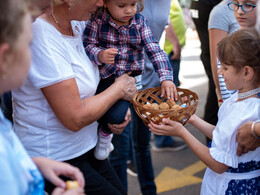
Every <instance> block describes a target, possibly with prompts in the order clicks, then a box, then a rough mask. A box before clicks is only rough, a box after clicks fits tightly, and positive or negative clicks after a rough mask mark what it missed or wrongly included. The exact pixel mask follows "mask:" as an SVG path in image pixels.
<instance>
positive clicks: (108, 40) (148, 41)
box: [83, 8, 173, 82]
mask: <svg viewBox="0 0 260 195" xmlns="http://www.w3.org/2000/svg"><path fill="white" fill-rule="evenodd" d="M83 38H84V47H85V49H86V53H87V55H88V56H89V58H90V60H91V61H92V63H94V64H96V65H99V69H100V75H101V77H102V78H107V77H109V76H111V75H113V74H115V75H116V76H120V75H122V74H123V73H125V72H129V71H137V72H138V74H141V73H142V71H143V69H144V51H145V52H146V53H147V55H148V57H149V59H150V60H151V62H152V63H153V66H154V68H155V70H156V71H157V73H158V74H159V77H160V82H162V81H164V80H173V76H172V69H171V65H170V63H169V61H168V57H167V55H166V53H165V52H164V51H162V50H161V48H160V46H159V44H158V41H157V40H155V39H154V37H153V34H152V32H151V30H150V28H149V26H148V23H147V20H146V19H145V18H144V16H142V15H141V14H139V13H137V14H135V16H134V17H133V18H132V19H131V21H130V25H123V26H117V25H116V24H115V23H114V22H113V20H112V18H111V17H110V15H109V13H108V11H107V10H106V9H105V8H104V9H100V11H99V12H98V13H97V14H95V15H92V17H91V19H90V20H88V21H87V23H86V29H85V32H84V34H83ZM107 48H116V49H118V50H119V52H118V55H116V57H115V63H114V64H101V63H100V62H99V60H98V57H97V56H98V53H99V52H100V51H101V50H104V49H107ZM136 75H137V74H136Z"/></svg>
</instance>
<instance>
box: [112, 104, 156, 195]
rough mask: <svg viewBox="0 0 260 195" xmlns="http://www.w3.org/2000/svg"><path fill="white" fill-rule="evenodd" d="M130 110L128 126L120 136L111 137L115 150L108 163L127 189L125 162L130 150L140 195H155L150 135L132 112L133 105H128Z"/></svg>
mask: <svg viewBox="0 0 260 195" xmlns="http://www.w3.org/2000/svg"><path fill="white" fill-rule="evenodd" d="M130 108H131V122H130V124H129V125H128V126H127V127H126V128H125V129H124V131H123V133H122V134H120V135H114V137H113V140H112V143H113V144H114V146H115V149H114V151H113V152H112V153H111V154H110V162H111V164H112V166H113V167H114V169H115V170H116V172H117V174H118V175H119V177H120V179H121V181H122V182H123V184H124V185H125V187H126V189H127V174H126V167H127V163H126V162H127V160H128V159H129V154H130V153H129V152H130V149H132V152H133V160H134V164H135V166H136V170H137V174H138V180H139V184H140V188H141V191H142V194H143V195H154V194H156V186H155V183H154V173H153V165H152V158H151V152H150V138H151V133H150V131H149V129H148V127H147V126H145V125H144V123H143V121H142V120H141V119H140V118H139V116H138V115H137V114H136V112H135V111H134V108H133V105H130ZM127 136H128V137H127ZM130 141H131V142H130ZM130 143H131V144H130ZM130 145H132V148H130ZM127 147H128V148H127Z"/></svg>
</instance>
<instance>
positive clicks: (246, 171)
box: [149, 28, 260, 194]
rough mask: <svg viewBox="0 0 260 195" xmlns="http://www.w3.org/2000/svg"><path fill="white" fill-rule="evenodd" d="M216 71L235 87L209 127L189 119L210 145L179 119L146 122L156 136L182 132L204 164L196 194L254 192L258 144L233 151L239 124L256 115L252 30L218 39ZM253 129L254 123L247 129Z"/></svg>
mask: <svg viewBox="0 0 260 195" xmlns="http://www.w3.org/2000/svg"><path fill="white" fill-rule="evenodd" d="M217 51H218V57H219V60H220V62H221V68H220V70H219V74H221V75H222V76H223V78H224V79H225V83H226V86H227V88H228V89H229V90H238V92H236V93H235V94H233V95H232V96H231V97H230V98H229V99H227V100H226V101H225V102H224V103H223V104H222V106H221V107H220V109H219V113H218V117H219V121H218V123H217V125H216V126H213V125H211V124H209V123H207V122H205V121H203V120H202V119H200V118H199V117H197V116H196V115H193V116H192V117H191V118H190V120H189V123H191V124H192V125H194V126H195V127H196V128H198V129H200V131H201V132H202V133H204V134H205V135H206V136H207V137H209V138H212V144H211V148H208V147H206V146H205V145H203V144H202V143H200V142H199V141H198V140H197V139H196V138H195V137H194V136H192V135H191V134H190V133H189V131H188V130H187V129H186V128H185V127H183V126H182V125H181V124H180V123H177V122H174V121H171V120H169V119H163V121H164V122H165V125H156V124H153V123H151V124H149V127H150V129H151V131H152V132H153V133H155V134H159V135H171V136H179V137H181V138H182V139H183V140H184V141H185V142H186V143H187V144H188V145H189V147H190V148H191V149H192V151H193V152H194V153H195V154H196V155H197V156H198V157H199V158H200V160H201V161H203V162H204V163H205V164H206V165H207V166H208V168H207V170H206V172H205V174H204V178H203V182H202V186H201V194H259V191H260V148H259V147H258V148H257V149H256V150H255V151H250V152H248V153H246V154H244V155H242V156H237V155H236V148H237V142H236V134H237V129H238V127H239V126H241V124H243V123H245V122H247V121H257V120H259V118H260V112H259V110H260V37H259V34H258V33H257V32H256V30H255V29H251V28H249V29H241V30H238V31H235V32H234V33H231V34H230V35H228V36H227V37H226V38H224V39H223V40H222V41H221V42H220V43H219V44H218V50H217ZM252 133H254V128H252Z"/></svg>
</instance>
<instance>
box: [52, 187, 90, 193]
mask: <svg viewBox="0 0 260 195" xmlns="http://www.w3.org/2000/svg"><path fill="white" fill-rule="evenodd" d="M84 194H85V193H84V190H83V188H74V189H71V190H65V189H63V188H59V187H58V188H55V189H54V191H53V192H52V195H84Z"/></svg>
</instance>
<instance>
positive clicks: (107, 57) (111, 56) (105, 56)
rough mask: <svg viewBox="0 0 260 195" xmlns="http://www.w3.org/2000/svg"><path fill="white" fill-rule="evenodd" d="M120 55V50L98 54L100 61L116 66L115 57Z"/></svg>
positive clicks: (110, 50) (103, 51) (104, 51)
mask: <svg viewBox="0 0 260 195" xmlns="http://www.w3.org/2000/svg"><path fill="white" fill-rule="evenodd" d="M117 54H118V49H114V48H109V49H105V50H102V51H101V52H99V53H98V60H99V61H100V62H101V63H105V64H114V63H115V56H116V55H117Z"/></svg>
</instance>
